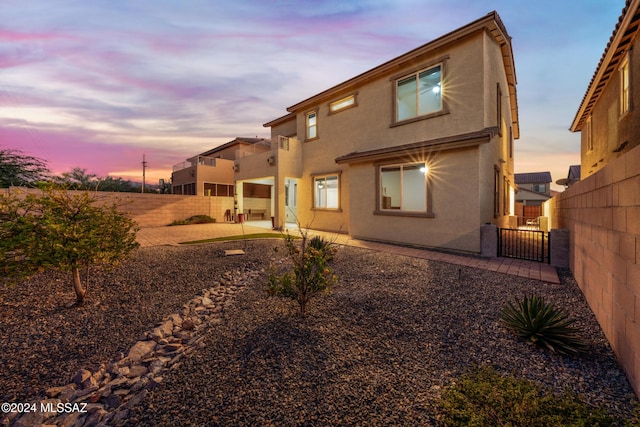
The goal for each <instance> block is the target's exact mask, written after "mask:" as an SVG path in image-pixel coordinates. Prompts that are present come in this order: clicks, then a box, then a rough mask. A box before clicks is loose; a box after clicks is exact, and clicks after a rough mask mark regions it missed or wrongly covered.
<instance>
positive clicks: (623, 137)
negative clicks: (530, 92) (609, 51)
mask: <svg viewBox="0 0 640 427" xmlns="http://www.w3.org/2000/svg"><path fill="white" fill-rule="evenodd" d="M629 67H630V78H631V91H632V92H631V93H632V100H631V111H630V112H629V113H627V114H626V115H625V116H623V117H621V116H620V73H619V72H618V69H616V70H615V71H614V72H613V73H612V75H611V78H610V80H609V82H608V83H607V86H606V88H605V89H604V91H603V92H602V94H601V95H600V98H599V99H598V102H597V103H596V105H595V106H594V108H593V113H592V119H591V123H592V125H591V132H592V138H593V150H588V149H587V148H588V145H587V133H588V132H586V131H585V129H584V128H583V129H582V132H581V140H582V144H581V159H582V160H581V169H580V170H581V174H582V176H581V178H582V179H584V178H586V177H588V176H589V175H591V174H592V173H595V172H596V171H598V170H599V169H600V168H602V167H603V166H604V165H606V164H607V163H609V162H610V161H611V160H613V159H616V158H618V157H619V156H621V155H622V154H624V153H625V152H627V151H629V150H630V149H631V148H633V147H635V146H637V145H640V90H638V88H639V87H640V38H637V39H636V40H635V42H634V43H633V48H632V49H631V51H630V53H629ZM625 141H626V142H627V146H626V147H625V149H624V150H622V151H620V152H617V153H614V152H613V150H615V149H616V148H617V147H618V146H620V144H622V143H623V142H625Z"/></svg>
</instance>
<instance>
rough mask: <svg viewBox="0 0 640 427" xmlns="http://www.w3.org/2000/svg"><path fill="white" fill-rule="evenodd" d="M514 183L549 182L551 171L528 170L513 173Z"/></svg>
mask: <svg viewBox="0 0 640 427" xmlns="http://www.w3.org/2000/svg"><path fill="white" fill-rule="evenodd" d="M514 180H515V182H516V184H534V183H542V182H551V172H529V173H516V174H514Z"/></svg>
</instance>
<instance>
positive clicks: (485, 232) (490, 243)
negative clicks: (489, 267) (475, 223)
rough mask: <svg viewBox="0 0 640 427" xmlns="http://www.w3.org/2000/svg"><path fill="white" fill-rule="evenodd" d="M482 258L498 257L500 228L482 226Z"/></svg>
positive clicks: (493, 225)
mask: <svg viewBox="0 0 640 427" xmlns="http://www.w3.org/2000/svg"><path fill="white" fill-rule="evenodd" d="M480 256H482V257H483V258H495V257H497V256H498V227H497V226H496V225H495V224H484V225H482V226H480Z"/></svg>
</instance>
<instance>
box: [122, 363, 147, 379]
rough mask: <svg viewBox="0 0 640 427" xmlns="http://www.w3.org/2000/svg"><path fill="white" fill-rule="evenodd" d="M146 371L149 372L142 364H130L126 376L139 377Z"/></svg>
mask: <svg viewBox="0 0 640 427" xmlns="http://www.w3.org/2000/svg"><path fill="white" fill-rule="evenodd" d="M147 372H149V370H148V369H147V368H146V367H144V366H142V365H136V366H132V367H131V369H129V373H128V374H127V376H128V377H129V378H133V377H141V376H143V375H144V374H146V373H147Z"/></svg>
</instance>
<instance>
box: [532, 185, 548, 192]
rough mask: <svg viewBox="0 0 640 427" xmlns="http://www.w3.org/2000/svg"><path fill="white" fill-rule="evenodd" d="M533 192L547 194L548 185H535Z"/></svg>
mask: <svg viewBox="0 0 640 427" xmlns="http://www.w3.org/2000/svg"><path fill="white" fill-rule="evenodd" d="M533 191H535V192H536V193H546V192H547V184H533Z"/></svg>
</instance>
